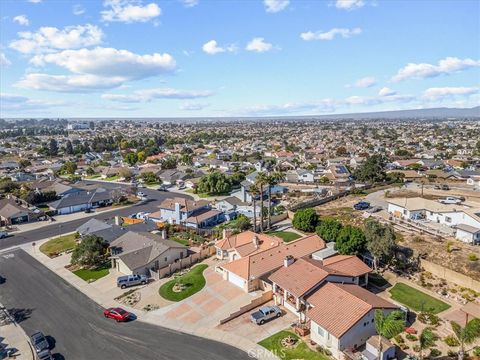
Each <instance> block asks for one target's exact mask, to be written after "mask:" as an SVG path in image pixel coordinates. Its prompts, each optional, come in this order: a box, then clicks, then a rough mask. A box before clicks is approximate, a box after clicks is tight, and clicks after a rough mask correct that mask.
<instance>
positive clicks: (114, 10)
mask: <svg viewBox="0 0 480 360" xmlns="http://www.w3.org/2000/svg"><path fill="white" fill-rule="evenodd" d="M103 6H104V7H106V8H107V10H104V11H102V12H101V14H102V20H104V21H108V22H112V21H118V22H124V23H127V24H129V23H134V22H147V21H150V20H152V19H154V18H156V17H157V16H160V14H161V13H162V10H161V9H160V7H159V6H158V5H157V4H156V3H153V2H152V3H150V4H147V5H142V4H141V3H140V2H138V1H132V0H105V1H104V2H103Z"/></svg>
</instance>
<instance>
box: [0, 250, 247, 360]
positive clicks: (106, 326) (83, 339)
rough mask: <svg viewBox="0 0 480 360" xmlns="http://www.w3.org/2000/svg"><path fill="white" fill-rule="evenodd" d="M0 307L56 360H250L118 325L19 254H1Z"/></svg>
mask: <svg viewBox="0 0 480 360" xmlns="http://www.w3.org/2000/svg"><path fill="white" fill-rule="evenodd" d="M0 275H1V276H3V277H4V278H5V279H6V280H5V282H4V283H3V284H0V302H1V303H3V304H4V306H5V307H6V308H7V309H9V310H10V312H11V313H14V314H15V317H16V318H17V321H18V323H19V324H20V326H22V328H23V329H24V330H25V331H26V333H27V334H32V333H33V332H34V331H36V330H40V331H42V332H43V333H44V334H45V335H46V336H47V338H48V337H50V340H51V343H54V344H55V345H54V348H53V350H52V353H53V354H54V356H55V358H56V359H69V360H70V359H72V360H83V359H85V360H93V359H95V360H96V359H115V360H134V359H135V360H150V359H152V360H153V359H155V360H163V359H165V360H175V359H182V360H183V359H184V360H196V359H202V360H203V359H205V360H216V359H229V360H236V359H242V360H243V359H249V357H248V356H247V354H246V353H244V352H243V351H241V350H239V349H237V348H234V347H231V346H229V345H226V344H222V343H219V342H215V341H211V340H206V339H202V338H199V337H195V336H191V335H186V334H182V333H179V332H175V331H171V330H168V329H165V328H162V327H159V326H155V325H151V324H147V323H143V322H141V321H136V320H134V321H131V322H128V323H116V322H115V321H113V320H110V319H105V318H104V317H103V314H102V311H103V309H102V308H101V307H100V306H99V305H97V304H96V303H95V302H93V301H92V300H90V299H89V298H88V297H87V296H85V295H84V294H83V293H81V292H80V291H78V290H77V289H75V288H74V287H72V286H71V285H69V284H68V283H66V282H65V281H64V280H63V279H62V278H60V277H59V276H57V275H56V274H55V273H53V272H52V271H50V270H49V269H47V268H46V267H45V266H43V265H42V264H40V263H39V262H38V261H37V260H35V259H34V258H32V257H31V256H29V255H28V254H27V253H26V252H24V251H23V250H20V249H16V250H12V251H6V252H3V253H0Z"/></svg>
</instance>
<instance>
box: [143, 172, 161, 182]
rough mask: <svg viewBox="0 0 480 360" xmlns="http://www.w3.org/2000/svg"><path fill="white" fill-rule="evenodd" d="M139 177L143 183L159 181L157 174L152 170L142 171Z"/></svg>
mask: <svg viewBox="0 0 480 360" xmlns="http://www.w3.org/2000/svg"><path fill="white" fill-rule="evenodd" d="M140 178H141V179H142V180H143V182H144V183H145V184H155V183H158V182H159V181H160V179H159V178H158V176H157V175H155V173H154V172H152V171H147V172H144V173H142V174H141V175H140Z"/></svg>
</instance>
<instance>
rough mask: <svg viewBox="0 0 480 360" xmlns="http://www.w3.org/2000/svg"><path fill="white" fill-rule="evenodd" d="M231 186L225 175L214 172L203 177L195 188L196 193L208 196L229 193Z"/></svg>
mask: <svg viewBox="0 0 480 360" xmlns="http://www.w3.org/2000/svg"><path fill="white" fill-rule="evenodd" d="M231 189H232V185H231V184H230V181H229V179H228V178H227V177H226V176H225V174H223V173H221V172H218V171H214V172H212V173H210V174H208V175H205V176H203V177H202V178H201V179H200V181H199V183H198V186H197V192H198V193H204V194H209V195H214V194H225V193H228V192H230V191H231Z"/></svg>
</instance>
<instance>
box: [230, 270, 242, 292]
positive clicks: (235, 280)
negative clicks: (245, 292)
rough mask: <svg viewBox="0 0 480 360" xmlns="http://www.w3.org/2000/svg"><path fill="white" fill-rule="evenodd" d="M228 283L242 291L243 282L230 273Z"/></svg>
mask: <svg viewBox="0 0 480 360" xmlns="http://www.w3.org/2000/svg"><path fill="white" fill-rule="evenodd" d="M228 281H230V282H231V283H232V284H233V285H235V286H238V287H241V288H242V289H243V285H244V284H245V280H243V279H242V278H241V277H240V276H237V275H235V274H234V273H231V272H229V273H228Z"/></svg>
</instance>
